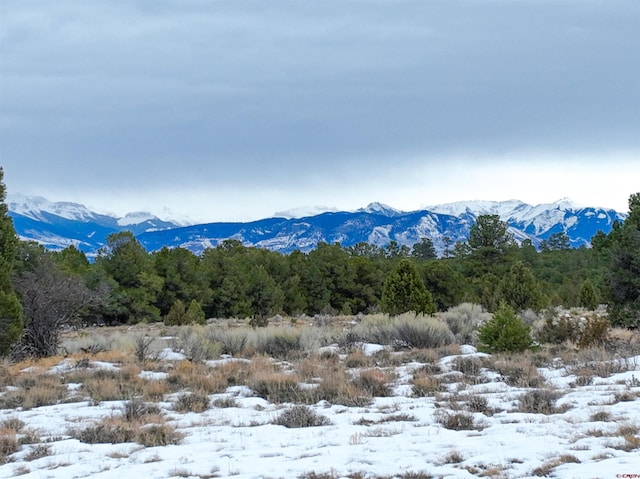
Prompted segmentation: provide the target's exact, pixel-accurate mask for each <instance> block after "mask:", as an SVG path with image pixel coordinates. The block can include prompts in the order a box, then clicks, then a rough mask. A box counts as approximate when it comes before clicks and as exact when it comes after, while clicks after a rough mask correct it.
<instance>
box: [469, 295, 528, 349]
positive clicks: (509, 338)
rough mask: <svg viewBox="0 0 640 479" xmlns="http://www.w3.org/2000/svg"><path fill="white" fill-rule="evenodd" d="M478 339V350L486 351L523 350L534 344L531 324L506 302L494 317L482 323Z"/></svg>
mask: <svg viewBox="0 0 640 479" xmlns="http://www.w3.org/2000/svg"><path fill="white" fill-rule="evenodd" d="M478 341H479V343H480V346H479V348H478V350H479V351H482V352H486V353H505V352H521V351H524V350H526V349H530V348H531V347H532V345H533V341H532V340H531V334H530V328H529V326H527V325H526V324H525V323H524V322H523V321H522V320H521V319H520V318H518V317H517V316H516V313H515V311H514V310H513V308H512V307H511V306H509V305H508V304H506V303H504V302H503V303H501V304H500V306H499V307H498V309H497V310H496V312H495V313H494V314H493V318H492V319H490V320H489V321H487V322H485V323H483V324H482V325H480V327H479V328H478Z"/></svg>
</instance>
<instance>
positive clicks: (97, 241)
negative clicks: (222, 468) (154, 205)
mask: <svg viewBox="0 0 640 479" xmlns="http://www.w3.org/2000/svg"><path fill="white" fill-rule="evenodd" d="M7 207H8V209H9V215H10V216H11V217H12V219H13V223H14V226H15V229H16V232H17V233H18V235H19V236H20V237H21V238H22V239H25V240H32V241H36V242H38V243H40V244H42V245H43V246H45V247H46V248H50V249H63V248H66V247H67V246H69V245H71V244H73V245H75V246H77V247H78V248H80V249H82V250H83V251H85V252H93V251H95V250H97V249H98V248H100V247H101V246H103V245H104V244H105V243H106V238H107V236H108V235H110V234H111V233H116V232H118V231H125V230H129V231H131V232H133V233H134V234H140V233H143V232H145V231H157V230H163V229H168V228H175V227H177V226H179V225H178V224H177V223H173V222H168V221H163V220H161V219H159V218H157V217H155V216H153V215H152V214H150V213H146V212H137V213H130V214H128V215H126V216H125V217H123V218H118V217H115V216H110V215H107V214H99V213H96V212H93V211H91V210H89V209H88V208H87V207H86V206H84V205H81V204H78V203H71V202H52V201H49V200H47V199H46V198H43V197H35V196H26V195H20V194H11V195H7Z"/></svg>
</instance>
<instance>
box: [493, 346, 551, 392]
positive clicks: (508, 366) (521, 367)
mask: <svg viewBox="0 0 640 479" xmlns="http://www.w3.org/2000/svg"><path fill="white" fill-rule="evenodd" d="M483 362H484V364H485V367H487V369H492V370H494V371H496V372H497V373H498V374H500V375H501V376H502V380H503V381H504V382H505V383H506V384H508V385H509V386H514V387H524V388H539V387H542V386H543V385H544V378H543V377H542V376H540V374H539V373H538V369H537V367H536V366H535V364H534V361H533V357H532V356H531V355H530V354H519V355H513V356H512V355H494V356H491V357H488V358H484V360H483Z"/></svg>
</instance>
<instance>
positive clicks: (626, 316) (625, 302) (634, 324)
mask: <svg viewBox="0 0 640 479" xmlns="http://www.w3.org/2000/svg"><path fill="white" fill-rule="evenodd" d="M609 238H610V239H611V249H610V261H611V265H610V268H609V273H608V277H607V286H608V289H609V317H610V319H611V323H612V324H613V325H614V326H623V327H628V328H639V327H640V193H635V194H633V195H631V197H630V198H629V216H628V217H627V219H626V220H625V222H624V224H623V225H622V227H620V228H617V229H616V228H614V229H613V230H612V231H611V233H610V234H609Z"/></svg>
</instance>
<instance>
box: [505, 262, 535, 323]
mask: <svg viewBox="0 0 640 479" xmlns="http://www.w3.org/2000/svg"><path fill="white" fill-rule="evenodd" d="M497 294H498V298H499V299H500V300H503V301H505V302H506V303H507V304H508V305H509V306H511V307H512V308H514V309H515V310H516V311H524V310H525V309H533V310H536V311H537V310H539V309H541V308H542V307H543V304H542V303H543V299H542V292H541V289H540V285H539V284H538V281H537V280H536V278H535V276H534V275H533V272H532V271H531V270H530V269H529V268H528V267H527V266H526V265H525V264H524V263H523V262H522V261H518V262H516V263H515V264H514V265H513V266H511V269H510V270H509V272H508V273H507V274H506V275H505V276H504V277H503V278H502V279H501V281H500V284H499V286H498V293H497Z"/></svg>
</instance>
